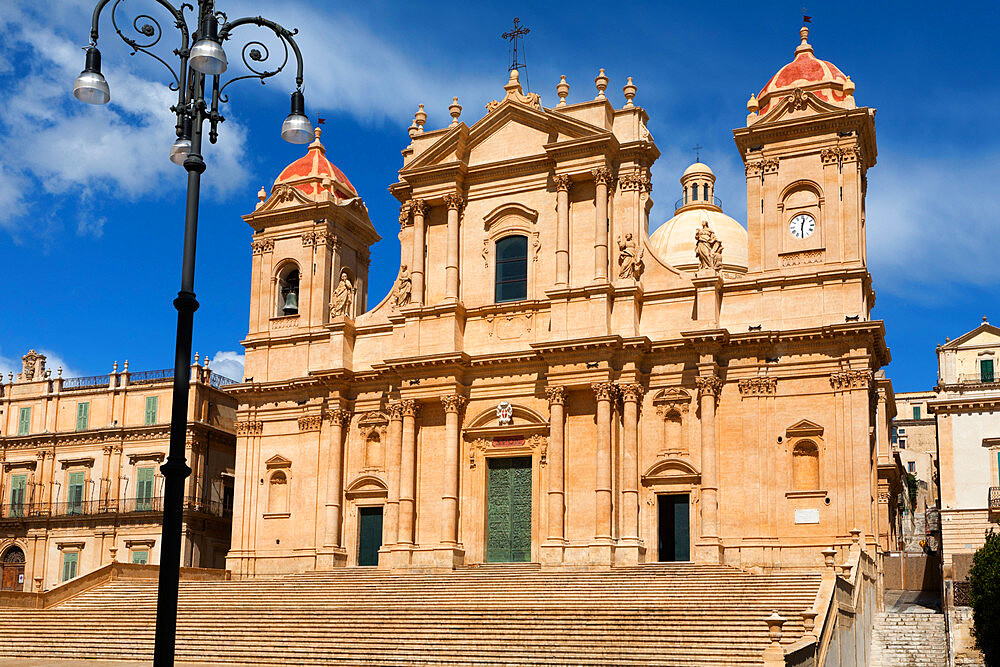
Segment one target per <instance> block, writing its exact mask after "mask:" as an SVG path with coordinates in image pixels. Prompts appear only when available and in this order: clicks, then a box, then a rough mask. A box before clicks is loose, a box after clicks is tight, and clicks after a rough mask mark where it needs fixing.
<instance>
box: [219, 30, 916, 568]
mask: <svg viewBox="0 0 1000 667" xmlns="http://www.w3.org/2000/svg"><path fill="white" fill-rule="evenodd" d="M807 36H808V30H807V29H806V28H803V29H802V32H801V35H800V37H801V39H800V44H799V45H798V48H796V49H795V57H794V60H793V61H792V62H791V63H789V64H788V65H786V66H785V67H783V68H781V70H780V71H779V72H778V73H777V74H775V75H774V76H773V77H771V79H770V80H769V81H768V83H767V84H766V85H765V86H764V88H763V89H762V90H761V91H760V93H759V94H758V95H755V96H753V97H752V98H751V100H750V101H749V103H748V105H747V106H748V110H749V115H748V116H747V117H746V126H745V127H741V128H739V129H737V130H735V131H734V136H735V140H736V147H737V150H738V152H739V154H740V156H741V158H742V159H743V161H744V163H745V166H746V187H747V201H748V205H747V211H746V216H747V217H746V225H747V226H746V228H745V229H744V228H743V227H742V226H741V225H740V224H739V223H738V222H736V221H735V220H733V219H732V218H728V216H725V215H724V214H722V213H721V202H718V201H717V199H716V198H715V196H714V183H715V176H714V174H713V173H712V171H711V169H709V168H708V167H707V166H706V165H703V164H700V163H699V164H695V165H692V167H691V168H690V169H688V170H687V171H686V172H685V174H684V176H683V177H682V179H681V183H682V196H681V198H680V200H679V202H678V204H677V206H676V207H675V209H676V215H675V217H674V218H672V220H671V221H670V223H668V224H666V225H664V226H663V227H662V228H661V229H660V230H657V231H656V232H654V233H653V234H652V236H651V235H650V233H649V228H650V218H651V216H652V217H657V216H659V214H657V213H656V211H658V210H659V209H654V207H653V201H652V198H651V183H650V167H651V166H652V164H653V163H654V161H655V160H656V159H657V158H658V157H659V150H658V149H657V147H656V144H655V142H654V140H653V137H652V136H651V135H650V133H649V130H648V129H647V121H648V118H649V116H648V113H647V110H646V109H644V108H643V107H641V106H640V105H639V104H637V87H636V85H635V84H633V83H632V80H631V79H629V80H628V81H627V82H624V84H625V85H624V87H623V88H622V92H623V95H624V99H623V101H622V102H614V103H613V102H612V99H611V95H610V94H609V91H608V87H609V85H610V80H609V78H608V77H607V76H605V74H604V72H603V70H602V71H601V73H600V74H599V75H598V76H597V78H596V79H595V84H596V90H591V91H590V92H587V93H584V94H583V95H579V94H578V95H574V96H573V97H575V98H576V100H575V101H574V100H571V99H570V86H569V83H567V82H566V81H565V79H564V80H563V81H561V82H560V83H559V84H558V85H557V86H556V89H555V92H556V95H557V102H556V103H555V104H554V105H552V106H544V105H543V104H542V100H541V98H540V96H539V94H537V93H535V92H527V91H525V90H524V89H523V87H522V85H521V82H520V80H519V76H518V72H517V71H516V70H515V71H512V72H511V73H510V77H509V81H508V82H507V84H506V85H505V86H504V90H503V91H502V92H503V95H502V96H501V97H500V98H499V99H498V100H495V101H493V102H491V103H490V104H488V105H487V108H486V113H485V115H482V116H481V117H479V116H476V117H473V118H472V119H470V120H469V121H468V122H466V121H465V120H463V117H462V113H463V109H462V107H461V106H460V105H459V104H458V101H457V100H455V101H453V103H452V105H451V106H450V107H449V110H450V112H451V116H452V119H453V121H452V123H451V124H450V125H449V126H447V127H444V128H440V129H435V130H431V129H429V128H425V124H426V119H427V115H426V113H425V112H424V111H423V108H422V107H421V109H420V110H418V112H417V113H416V115H415V117H414V120H413V124H412V126H411V127H410V131H409V138H410V141H409V145H407V146H406V148H405V150H404V151H403V165H402V167H401V169H400V171H399V180H398V181H397V182H396V183H394V184H392V185H391V186H390V191H391V193H392V194H393V195H394V196H395V197H396V198H397V199H398V200H399V202H400V212H399V239H400V242H401V245H402V257H401V258H400V262H399V273H398V276H397V279H396V281H395V285H394V287H393V289H392V291H391V292H390V293H389V294H388V295H386V296H385V297H384V298H382V299H381V300H380V301H378V302H377V303H375V304H373V305H371V306H369V304H367V303H366V296H365V295H366V291H367V284H368V267H369V257H370V248H371V247H372V245H373V244H374V243H375V242H376V241H378V240H379V236H378V234H377V233H376V231H375V228H374V226H373V225H372V224H371V222H370V220H369V218H368V211H367V208H366V207H365V205H364V203H363V201H362V199H361V197H360V195H359V193H358V192H357V190H356V189H355V188H354V186H353V185H352V184H351V183H350V181H349V180H348V179H347V177H346V176H345V175H344V174H343V173H342V172H341V171H340V170H339V169H337V168H336V167H335V166H334V165H333V164H331V163H330V162H329V160H328V159H327V157H326V155H325V147H324V145H323V143H322V142H321V140H320V132H319V131H318V130H317V132H316V140H315V141H314V142H313V143H312V144H311V145H310V146H309V148H308V151H307V153H306V155H305V156H303V157H302V158H300V159H299V160H297V161H295V162H294V163H292V164H291V165H289V166H288V167H287V168H285V169H284V170H283V171H282V172H281V174H280V175H279V177H278V178H277V179H276V181H275V183H274V185H273V186H272V188H271V189H270V191H269V192H268V191H265V190H263V189H262V190H261V192H260V195H259V196H260V200H261V201H260V203H259V204H258V206H257V208H256V210H255V211H254V212H252V213H250V214H249V215H247V216H245V218H244V219H245V220H246V222H247V223H248V224H249V225H250V227H251V228H252V229H253V239H252V243H251V247H252V256H253V261H252V268H251V274H250V323H249V331H248V334H247V337H246V339H245V340H244V341H243V344H244V346H245V348H246V373H245V374H246V376H247V378H246V381H245V382H243V383H241V384H238V385H235V386H233V387H232V388H231V394H232V395H233V396H235V397H236V398H237V399H238V401H239V411H238V421H237V423H236V433H237V443H238V444H237V462H236V491H235V493H236V499H235V517H236V520H235V522H234V525H233V540H232V550H231V551H230V552H229V557H228V559H227V565H228V567H229V568H230V569H232V570H233V571H234V573H235V574H236V575H237V576H243V577H249V576H254V575H262V574H271V573H281V572H292V571H297V570H305V569H312V568H320V569H323V568H331V567H335V566H343V565H348V566H357V565H361V566H366V565H376V564H377V565H378V566H379V567H384V568H398V569H405V568H451V567H455V566H458V565H462V564H466V565H467V564H476V563H487V562H518V561H536V562H541V563H543V564H545V565H547V566H562V565H567V566H603V567H607V566H617V565H628V564H634V563H641V562H650V561H671V560H689V559H690V560H694V561H700V562H711V563H717V562H725V563H730V564H734V565H740V566H747V567H750V566H771V565H778V564H810V565H821V564H822V562H823V557H822V555H821V551H822V550H824V549H829V548H830V547H831V546H834V547H837V548H839V549H841V550H844V549H846V548H847V547H848V546H849V545H850V544H851V543H852V539H851V535H850V531H851V530H852V529H857V530H858V531H860V533H861V534H862V535H863V538H862V539H863V543H864V545H865V548H867V549H868V550H870V551H875V550H877V549H878V548H880V547H883V548H884V546H885V545H880V541H883V540H886V541H887V540H889V539H890V534H891V532H892V529H891V528H890V526H892V525H893V524H895V523H897V521H896V518H895V517H894V516H893V512H894V511H896V510H895V509H894V508H895V507H896V503H895V502H894V500H893V498H892V497H891V493H890V492H889V491H888V489H890V488H895V489H898V488H899V480H898V476H897V478H896V479H895V481H892V480H890V479H886V480H885V481H884V484H883V482H880V467H879V464H878V461H877V457H878V456H879V455H878V454H877V451H876V442H877V441H879V440H881V441H882V442H885V443H887V442H888V440H889V437H890V436H889V431H888V429H889V425H890V423H891V419H892V415H889V414H885V412H884V411H885V410H886V403H885V401H884V400H883V401H880V400H879V398H878V396H879V391H878V390H877V388H876V383H875V378H874V374H875V372H876V371H878V370H879V369H880V368H881V367H882V366H884V365H885V364H887V363H888V361H889V358H890V357H889V351H888V349H887V348H886V345H885V341H884V329H883V325H882V323H881V322H878V321H872V320H870V319H869V313H870V311H871V308H872V305H873V303H874V295H873V292H872V287H871V276H870V274H869V272H868V269H867V256H866V243H865V223H866V220H865V197H866V191H867V179H866V173H867V170H868V169H869V168H871V167H872V166H874V164H875V159H876V143H875V122H874V119H875V111H874V109H871V108H867V107H858V106H857V105H856V104H855V100H854V83H853V82H852V81H851V80H850V78H849V77H847V76H845V75H844V74H843V73H842V72H840V70H838V69H837V68H836V67H835V66H834V65H832V64H831V63H829V62H826V61H822V60H819V59H817V58H816V57H815V55H814V53H813V47H812V46H811V45H810V44H809V42H808V41H807ZM660 217H662V216H660ZM882 382H884V383H886V384H887V383H888V381H882ZM882 393H883V395H884V394H885V392H884V391H883V392H882ZM880 410H881V411H882V414H881V415H880V414H879V411H880ZM885 474H886V475H888V476H891V472H886V473H885ZM882 486H885V488H886V489H887V490H886V491H885V493H884V494H883V493H882V492H880V490H879V489H880V488H881V487H882Z"/></svg>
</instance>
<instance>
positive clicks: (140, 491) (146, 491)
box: [135, 468, 156, 510]
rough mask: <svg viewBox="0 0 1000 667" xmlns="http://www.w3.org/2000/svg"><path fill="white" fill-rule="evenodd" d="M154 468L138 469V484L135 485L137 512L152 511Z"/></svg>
mask: <svg viewBox="0 0 1000 667" xmlns="http://www.w3.org/2000/svg"><path fill="white" fill-rule="evenodd" d="M155 473H156V469H155V468H139V470H138V477H139V478H138V482H137V484H136V491H135V498H136V509H137V510H151V509H153V479H154V477H155Z"/></svg>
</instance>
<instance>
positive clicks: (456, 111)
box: [448, 97, 462, 127]
mask: <svg viewBox="0 0 1000 667" xmlns="http://www.w3.org/2000/svg"><path fill="white" fill-rule="evenodd" d="M448 113H449V114H451V125H449V126H448V127H455V126H456V125H458V117H459V116H461V115H462V105H461V104H459V103H458V98H457V97H453V98H451V104H449V105H448Z"/></svg>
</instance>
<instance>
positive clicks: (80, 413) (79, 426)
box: [76, 402, 90, 431]
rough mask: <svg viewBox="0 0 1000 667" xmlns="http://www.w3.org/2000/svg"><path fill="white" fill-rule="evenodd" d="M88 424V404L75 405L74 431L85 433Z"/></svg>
mask: <svg viewBox="0 0 1000 667" xmlns="http://www.w3.org/2000/svg"><path fill="white" fill-rule="evenodd" d="M89 423H90V403H87V402H81V403H77V404H76V430H77V431H86V430H87V428H88V426H89Z"/></svg>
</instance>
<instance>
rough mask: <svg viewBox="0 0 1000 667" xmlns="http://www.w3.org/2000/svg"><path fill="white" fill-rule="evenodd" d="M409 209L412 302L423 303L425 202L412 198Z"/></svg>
mask: <svg viewBox="0 0 1000 667" xmlns="http://www.w3.org/2000/svg"><path fill="white" fill-rule="evenodd" d="M410 210H411V211H413V249H412V260H411V263H412V264H413V268H412V269H410V280H411V281H412V283H411V284H412V287H413V292H412V298H413V303H417V304H420V305H423V303H424V258H425V253H424V245H425V243H426V240H425V236H426V234H425V229H424V214H425V213H426V212H427V202H425V201H424V200H423V199H414V200H412V201H411V202H410Z"/></svg>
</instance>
